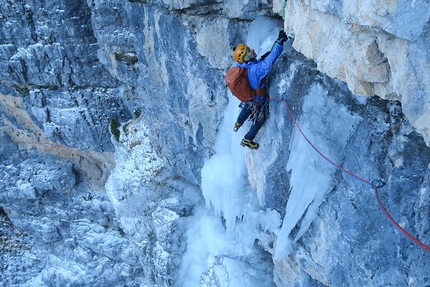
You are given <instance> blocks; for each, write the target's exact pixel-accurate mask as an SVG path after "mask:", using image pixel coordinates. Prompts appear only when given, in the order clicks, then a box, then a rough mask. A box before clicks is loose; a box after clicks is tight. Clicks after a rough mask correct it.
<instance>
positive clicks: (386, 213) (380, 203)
mask: <svg viewBox="0 0 430 287" xmlns="http://www.w3.org/2000/svg"><path fill="white" fill-rule="evenodd" d="M270 100H271V101H283V102H284V103H285V106H286V107H287V110H288V113H289V114H290V116H291V118H292V119H293V122H294V125H295V126H296V127H297V129H298V130H299V132H300V133H301V134H302V136H303V137H304V139H305V140H306V141H307V142H308V143H309V144H310V145H311V146H312V148H313V149H314V150H315V151H316V152H317V153H319V154H320V155H321V156H322V157H323V158H324V159H326V160H327V161H328V162H329V163H331V164H332V165H334V166H335V167H337V168H338V169H340V170H342V171H343V172H345V173H347V174H349V175H351V176H353V177H355V178H357V179H358V180H361V181H362V182H364V183H366V184H368V185H370V186H371V187H372V188H373V189H375V195H376V199H377V201H378V203H379V206H380V207H381V209H382V211H383V212H384V214H385V215H386V216H387V218H388V219H389V220H390V221H391V223H393V224H394V226H396V227H397V228H398V229H399V230H400V231H401V232H402V233H403V234H404V235H406V236H407V237H408V238H409V239H411V240H412V241H413V242H415V243H416V244H418V245H419V246H420V247H422V248H423V249H424V250H426V251H428V252H430V247H429V246H427V245H425V244H424V243H422V242H421V241H420V240H418V239H417V238H415V237H414V236H412V235H411V234H410V233H408V232H407V231H406V230H405V229H404V228H402V227H401V226H400V225H399V224H398V223H397V222H396V221H395V220H394V219H393V217H391V215H390V214H389V213H388V211H387V210H386V208H385V207H384V205H383V204H382V201H381V198H380V197H379V190H378V186H376V185H375V184H373V183H372V182H370V181H368V180H366V179H363V178H361V177H359V176H358V175H356V174H354V173H352V172H350V171H349V170H347V169H345V168H344V167H342V166H340V165H338V164H337V163H335V162H334V161H332V160H331V159H330V158H328V157H327V156H326V155H325V154H323V153H322V152H321V151H320V150H319V149H318V148H317V147H316V146H315V145H314V144H313V143H312V142H311V141H310V140H309V139H308V137H307V136H306V135H305V133H304V132H303V131H302V129H301V128H300V126H299V124H298V123H297V120H296V118H295V117H294V114H293V112H292V111H291V109H290V107H289V106H288V103H287V101H286V100H285V99H281V98H270Z"/></svg>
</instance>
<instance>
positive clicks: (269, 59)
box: [233, 30, 288, 149]
mask: <svg viewBox="0 0 430 287" xmlns="http://www.w3.org/2000/svg"><path fill="white" fill-rule="evenodd" d="M287 40H288V36H287V35H286V34H285V32H284V30H281V31H280V32H279V35H278V38H277V40H276V43H275V45H274V47H273V48H272V50H271V51H269V52H267V53H265V54H264V55H263V56H262V57H261V58H260V59H259V60H257V54H256V53H255V51H254V49H252V48H250V47H248V46H247V45H246V44H239V45H237V46H236V47H235V48H234V49H233V58H234V59H235V60H236V62H237V63H238V64H237V66H239V67H241V68H247V69H248V80H249V84H250V86H251V89H252V90H254V91H255V96H254V100H251V101H248V102H246V103H242V104H241V105H242V110H241V112H240V114H239V116H238V118H237V121H236V123H235V125H234V128H233V130H234V131H235V132H236V131H237V130H238V129H239V128H240V127H241V126H242V125H243V123H244V122H245V121H246V120H247V119H248V118H250V119H251V121H252V125H251V128H250V129H249V131H248V133H247V134H246V135H245V137H244V138H243V139H242V141H241V143H240V144H241V145H242V146H246V147H249V148H251V149H257V148H258V146H259V145H258V143H256V142H254V138H255V136H256V135H257V133H258V131H259V130H260V128H261V126H262V125H263V123H264V121H265V120H266V118H267V116H268V114H269V101H268V97H269V96H268V93H267V81H266V76H267V74H268V73H269V70H270V68H271V67H272V65H273V64H274V63H275V61H276V60H277V59H278V58H279V56H280V55H281V53H282V50H283V44H284V43H285V42H286V41H287Z"/></svg>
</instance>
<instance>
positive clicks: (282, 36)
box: [278, 29, 288, 45]
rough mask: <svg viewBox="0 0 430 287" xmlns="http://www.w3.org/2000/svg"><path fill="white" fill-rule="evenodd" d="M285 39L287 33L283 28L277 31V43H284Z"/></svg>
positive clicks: (286, 39) (286, 38)
mask: <svg viewBox="0 0 430 287" xmlns="http://www.w3.org/2000/svg"><path fill="white" fill-rule="evenodd" d="M287 41H288V36H287V34H285V32H284V29H282V30H281V31H279V34H278V43H279V44H281V45H284V43H285V42H287Z"/></svg>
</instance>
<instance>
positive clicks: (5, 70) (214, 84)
mask: <svg viewBox="0 0 430 287" xmlns="http://www.w3.org/2000/svg"><path fill="white" fill-rule="evenodd" d="M346 2H347V1H323V2H321V1H296V0H293V1H288V2H287V4H286V9H285V24H284V25H285V30H286V31H287V32H288V34H289V35H292V36H293V37H294V41H293V48H294V50H295V51H290V52H288V53H286V54H284V55H283V56H282V57H281V58H280V59H279V61H278V62H277V64H276V66H274V68H273V70H272V72H271V74H270V76H269V78H270V81H271V82H272V85H271V89H270V94H271V96H272V97H279V98H286V99H287V100H288V103H289V105H290V106H291V108H292V110H293V112H294V114H295V116H296V118H297V119H298V122H299V123H300V125H301V126H303V127H305V129H306V132H308V133H309V134H310V135H312V137H313V138H312V139H313V140H315V141H316V142H318V144H319V145H322V147H321V146H320V147H321V149H322V150H324V151H327V152H328V153H329V156H330V158H332V159H333V160H334V161H336V162H337V163H339V164H341V165H342V166H344V167H345V168H347V169H348V170H351V171H354V172H356V173H357V174H360V176H362V177H363V178H365V179H370V180H371V179H374V178H380V179H384V180H385V181H386V182H387V186H386V187H384V189H382V190H381V197H382V199H383V201H384V203H385V204H386V205H387V206H389V211H390V213H391V214H392V215H393V217H394V218H396V219H397V220H398V222H399V223H400V225H401V226H403V227H404V228H405V229H407V230H409V231H410V232H411V233H412V234H414V235H415V236H417V237H418V238H419V239H420V240H422V241H423V242H426V243H427V244H429V243H430V237H429V234H430V233H429V230H430V227H429V206H430V197H429V191H428V190H429V170H428V164H429V162H430V149H429V148H428V146H429V143H430V132H429V124H428V123H429V112H428V109H429V98H430V90H429V83H430V67H429V62H430V54H429V50H430V47H429V45H430V44H429V43H430V42H429V33H430V32H429V30H430V26H429V15H430V9H429V3H428V1H425V0H422V1H419V0H417V1H412V2H411V1H388V2H387V1H376V0H375V1H352V2H348V3H346ZM1 4H2V5H1V6H0V23H1V28H0V114H1V122H0V138H1V141H0V206H1V210H0V211H1V212H0V215H1V218H2V219H1V220H2V223H4V224H3V226H2V227H0V231H1V238H2V242H7V245H4V247H2V249H1V259H2V260H1V262H2V263H3V264H4V265H3V266H2V275H1V278H2V280H1V281H2V282H3V283H4V284H6V285H7V286H66V285H70V286H136V285H139V284H140V285H142V286H173V285H174V283H175V279H176V278H177V276H178V272H179V271H178V266H179V265H180V262H181V255H182V254H183V253H184V252H185V250H186V248H187V247H186V246H185V243H184V240H183V238H184V236H185V235H184V234H185V230H184V228H183V226H184V225H186V224H188V221H189V219H188V217H190V216H191V215H192V214H193V209H194V206H196V205H201V204H202V198H201V197H200V198H199V197H198V196H196V197H194V198H193V200H190V199H187V198H186V197H185V196H184V195H183V194H182V192H181V188H180V187H179V186H183V185H185V184H186V185H187V186H192V188H193V189H194V190H196V193H198V191H199V188H200V184H201V174H200V171H201V169H202V166H203V165H204V160H205V159H207V158H208V157H210V156H211V155H212V154H213V153H214V143H215V139H216V136H217V131H218V129H219V124H220V122H221V120H222V118H223V115H224V108H225V107H226V105H227V103H228V100H229V99H228V96H229V95H228V94H227V90H226V88H225V86H224V81H223V76H224V74H225V72H226V70H227V69H228V68H229V67H230V66H231V65H232V60H231V57H230V54H231V46H232V45H235V44H237V43H239V42H243V41H245V39H246V35H247V33H248V29H249V25H250V22H251V20H253V19H255V18H257V17H259V16H270V17H277V18H279V13H280V12H281V10H282V5H283V2H282V1H273V3H272V1H224V2H219V1H202V0H196V1H166V0H163V1H116V0H109V1H99V0H91V1H90V0H88V1H82V0H79V1H76V0H64V1H60V2H58V1H44V2H43V3H41V2H38V1H31V0H28V1H27V0H18V1H7V0H2V1H1ZM371 4H372V5H371ZM251 32H258V31H251ZM275 36H276V35H274V37H275ZM363 96H366V97H368V98H366V97H363ZM322 115H323V116H322ZM345 131H347V132H345ZM299 138H300V134H299V133H298V132H297V130H296V129H295V127H294V122H293V121H292V119H291V117H290V115H289V113H288V110H287V109H286V106H285V105H284V104H283V102H272V103H271V117H270V119H269V120H268V121H267V123H266V124H265V126H264V128H263V129H262V130H261V132H260V133H259V138H258V140H259V143H260V144H261V148H260V150H259V152H258V153H251V152H249V153H247V164H248V171H249V182H250V183H251V186H252V187H253V188H254V189H255V191H256V193H257V195H258V198H259V204H260V206H261V208H262V209H268V210H272V211H274V212H277V213H279V214H280V215H281V217H283V218H284V224H283V227H282V228H281V230H268V231H267V232H268V233H270V238H273V239H272V240H271V241H270V242H261V243H260V244H261V245H262V246H263V247H264V249H265V251H264V252H262V253H265V255H263V256H262V257H264V258H267V253H268V254H270V256H271V258H273V263H272V264H273V282H274V283H275V284H276V285H277V286H320V285H326V286H342V285H344V284H346V285H357V282H359V283H360V284H362V285H363V286H381V285H393V286H407V285H409V286H426V285H428V284H429V278H430V273H429V270H430V266H429V262H430V261H429V260H428V253H426V252H425V251H423V250H422V249H421V248H419V247H417V245H415V244H412V243H411V241H409V239H407V238H406V237H404V236H403V235H402V234H401V233H399V232H398V231H397V230H396V229H395V228H393V226H392V225H391V224H390V223H389V222H388V221H387V219H386V218H384V217H383V215H382V212H381V211H380V209H379V207H378V206H377V205H376V201H375V199H374V195H373V192H372V189H369V188H368V187H367V186H364V185H363V183H362V182H360V181H358V180H356V179H354V178H352V179H351V177H349V176H348V175H347V174H345V173H343V172H341V171H339V170H337V169H335V168H333V167H332V166H330V165H329V166H326V165H325V164H326V163H322V162H320V161H319V160H318V159H317V158H318V156H317V155H316V156H315V158H310V160H311V162H310V163H307V162H306V161H305V159H301V158H300V154H302V153H303V154H307V153H306V152H305V151H301V148H302V146H303V145H305V144H306V143H301V142H299ZM312 160H314V161H313V162H312ZM297 163H300V164H297ZM308 168H310V169H311V170H312V171H313V172H315V174H318V172H320V171H322V170H325V173H324V174H325V175H328V176H327V177H324V180H323V181H317V179H321V177H316V178H315V182H313V183H309V182H307V183H304V182H301V181H300V175H301V174H303V173H306V172H309V170H308ZM300 188H302V189H305V188H314V193H315V194H318V196H317V195H315V197H313V198H312V200H311V201H310V202H308V205H306V206H305V207H304V210H303V213H302V214H303V216H302V217H300V218H297V219H293V218H290V217H289V216H290V214H292V212H291V209H290V208H289V206H288V202H289V200H290V196H295V195H296V194H300ZM290 202H291V201H290ZM316 215H318V216H316ZM265 232H266V231H265ZM281 235H282V236H281ZM277 237H278V238H277ZM18 256H21V257H24V258H25V259H26V263H25V266H23V265H22V264H21V263H20V261H19V257H18ZM229 260H230V259H229ZM229 260H227V259H223V258H221V259H220V260H219V261H218V262H215V263H214V265H213V266H211V267H210V270H208V271H207V272H206V273H205V274H204V275H202V281H201V282H202V283H201V284H206V285H207V286H217V285H216V282H218V279H217V277H216V275H214V274H215V273H216V272H213V270H216V269H222V268H223V267H225V265H227V264H229V263H226V262H228V261H229ZM244 265H246V264H244ZM220 266H221V267H220ZM202 286H204V285H202Z"/></svg>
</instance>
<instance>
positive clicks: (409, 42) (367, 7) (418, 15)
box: [285, 0, 430, 145]
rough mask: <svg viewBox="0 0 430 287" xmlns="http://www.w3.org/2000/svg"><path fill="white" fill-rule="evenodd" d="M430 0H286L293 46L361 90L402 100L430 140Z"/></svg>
mask: <svg viewBox="0 0 430 287" xmlns="http://www.w3.org/2000/svg"><path fill="white" fill-rule="evenodd" d="M429 8H430V5H429V3H428V2H427V1H412V2H410V1H388V2H387V1H352V2H348V3H346V2H342V1H341V2H339V3H335V2H333V1H325V2H321V1H312V0H310V1H287V4H286V9H285V29H286V31H287V32H288V33H289V34H292V35H294V44H293V46H294V49H296V50H297V51H299V52H301V53H303V54H304V55H305V56H306V57H308V58H310V59H312V60H314V61H315V62H316V63H317V65H318V69H319V70H320V71H322V72H323V73H326V74H327V75H329V76H330V77H332V78H336V79H340V80H341V81H344V82H346V83H347V84H348V88H349V89H350V90H351V91H352V92H353V93H356V94H359V95H363V96H374V95H376V96H379V97H381V98H383V99H389V100H399V101H400V102H401V103H402V109H403V112H404V113H405V115H406V117H407V118H408V120H409V121H410V122H411V124H412V125H413V126H414V127H415V128H416V129H417V130H418V132H419V133H421V134H422V135H423V136H424V138H425V139H426V143H427V145H429V142H430V133H429V129H428V122H429V112H428V101H429V95H430V87H429V84H428V83H429V79H428V75H429V74H430V67H429V65H428V63H429V62H430V59H429V53H428V51H429V49H430V46H429V45H430V44H429V41H428V37H429V36H428V35H429V33H430V32H429V31H430V9H429Z"/></svg>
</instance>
